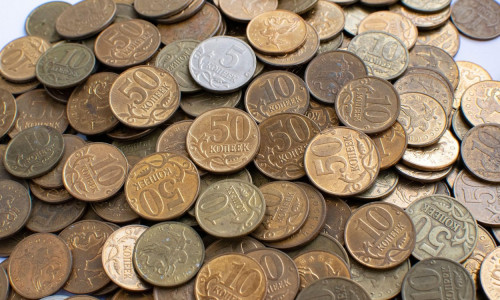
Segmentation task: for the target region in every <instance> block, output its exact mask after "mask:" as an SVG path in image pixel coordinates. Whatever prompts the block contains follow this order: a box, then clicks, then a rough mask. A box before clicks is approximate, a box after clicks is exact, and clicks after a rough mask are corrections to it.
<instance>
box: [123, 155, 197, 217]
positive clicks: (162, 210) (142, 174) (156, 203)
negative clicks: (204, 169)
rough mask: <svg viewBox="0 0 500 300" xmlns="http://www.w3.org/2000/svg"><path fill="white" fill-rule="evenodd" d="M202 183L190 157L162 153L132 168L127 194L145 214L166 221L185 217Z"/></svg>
mask: <svg viewBox="0 0 500 300" xmlns="http://www.w3.org/2000/svg"><path fill="white" fill-rule="evenodd" d="M199 186H200V177H199V175H198V172H197V170H196V167H195V165H194V164H193V163H192V162H191V161H190V160H189V159H188V158H187V157H185V156H183V155H179V154H174V153H167V152H159V153H154V154H151V155H149V156H147V157H145V158H143V159H142V160H140V161H139V162H138V163H137V164H136V165H135V166H134V167H133V168H132V170H130V174H129V175H128V178H127V182H126V183H125V195H126V196H127V201H128V204H129V205H130V207H131V208H132V209H133V210H134V211H135V212H136V213H137V214H138V215H140V216H141V217H143V218H145V219H148V220H153V221H165V220H171V219H174V218H177V217H179V216H181V215H182V214H183V213H185V212H186V211H187V210H188V209H189V208H190V207H191V206H192V205H193V203H194V202H195V200H196V197H197V196H198V190H199Z"/></svg>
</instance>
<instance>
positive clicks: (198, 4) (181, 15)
mask: <svg viewBox="0 0 500 300" xmlns="http://www.w3.org/2000/svg"><path fill="white" fill-rule="evenodd" d="M188 2H190V1H188ZM205 3H206V2H205V0H193V1H192V2H191V3H190V4H189V5H188V6H187V7H186V8H185V9H183V10H181V11H180V12H178V13H176V14H175V15H171V16H169V17H166V18H158V19H156V22H158V23H160V24H174V23H179V22H182V21H184V20H186V19H189V18H191V17H192V16H194V15H195V14H197V13H198V12H199V11H200V10H201V9H202V8H203V7H204V6H205ZM193 285H194V283H193Z"/></svg>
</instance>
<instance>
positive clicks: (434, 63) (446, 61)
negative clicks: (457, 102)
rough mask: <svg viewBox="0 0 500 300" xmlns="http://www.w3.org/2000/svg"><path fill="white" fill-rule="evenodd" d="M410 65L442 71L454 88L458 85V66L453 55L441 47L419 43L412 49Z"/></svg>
mask: <svg viewBox="0 0 500 300" xmlns="http://www.w3.org/2000/svg"><path fill="white" fill-rule="evenodd" d="M408 67H427V68H430V69H432V70H435V71H437V72H438V73H442V74H443V75H444V76H446V78H447V79H448V80H449V82H450V83H451V85H452V86H453V88H454V89H455V88H457V86H458V80H459V77H458V67H457V64H456V63H455V61H454V60H453V57H451V55H450V54H448V53H447V52H446V51H444V50H443V49H441V48H438V47H435V46H431V45H417V46H415V47H414V48H413V49H412V50H411V51H410V62H409V63H408Z"/></svg>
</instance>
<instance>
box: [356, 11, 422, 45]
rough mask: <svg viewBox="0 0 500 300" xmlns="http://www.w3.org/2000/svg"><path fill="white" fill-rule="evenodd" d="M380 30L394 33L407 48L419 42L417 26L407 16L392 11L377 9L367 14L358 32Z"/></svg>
mask: <svg viewBox="0 0 500 300" xmlns="http://www.w3.org/2000/svg"><path fill="white" fill-rule="evenodd" d="M370 30H379V31H384V32H388V33H391V34H393V35H394V36H396V37H398V38H399V39H400V40H401V41H403V43H404V45H405V46H406V48H407V49H411V48H412V47H413V46H414V45H415V43H416V42H417V37H418V35H419V32H418V31H417V27H416V26H415V25H414V24H413V23H412V21H411V20H410V19H408V18H407V17H405V16H403V15H400V14H397V13H395V12H390V11H377V12H373V13H371V14H369V15H368V16H366V17H365V18H364V19H363V20H362V21H361V23H359V26H358V33H363V32H366V31H370Z"/></svg>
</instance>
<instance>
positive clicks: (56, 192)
mask: <svg viewBox="0 0 500 300" xmlns="http://www.w3.org/2000/svg"><path fill="white" fill-rule="evenodd" d="M29 188H30V191H31V193H32V194H33V196H35V197H37V198H38V199H39V200H42V201H44V202H47V203H63V202H66V201H68V200H70V199H71V198H73V197H72V196H71V194H70V193H69V192H68V191H67V190H66V189H65V188H64V187H62V188H55V189H51V188H48V189H46V188H44V187H42V186H40V185H38V184H36V183H34V182H33V181H31V182H30V184H29Z"/></svg>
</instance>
